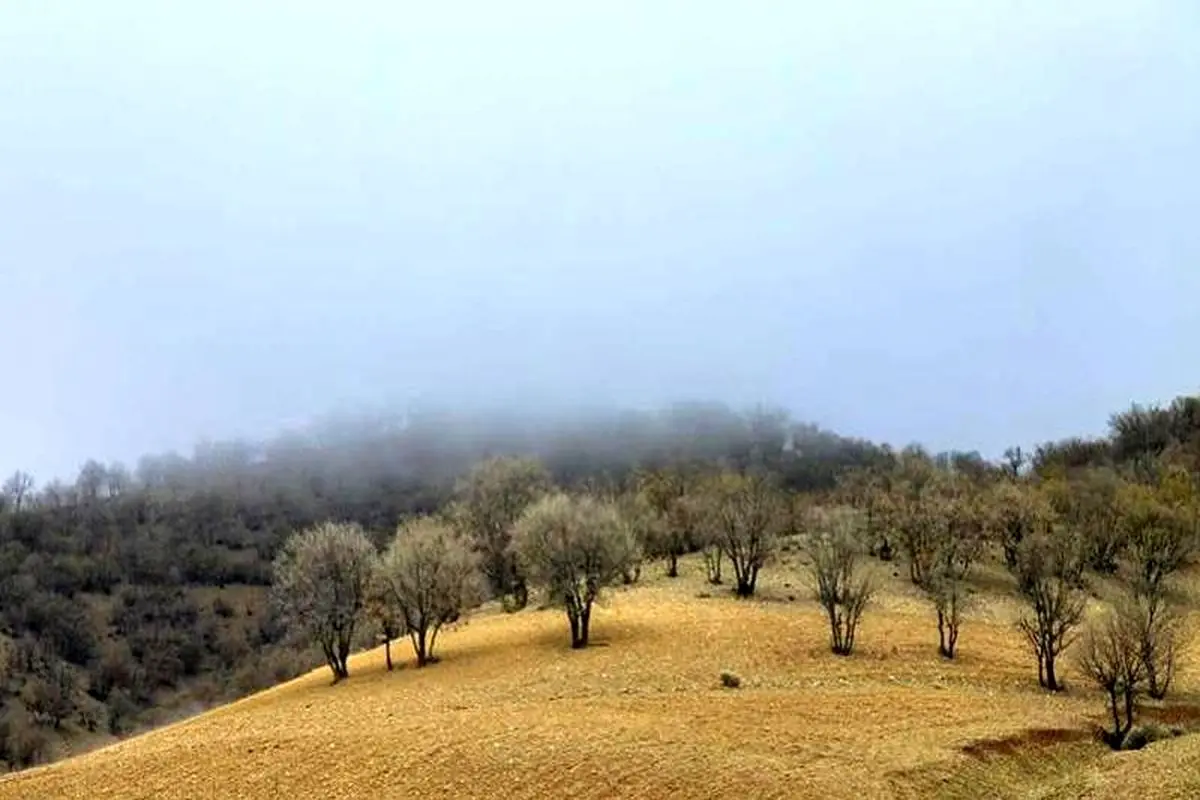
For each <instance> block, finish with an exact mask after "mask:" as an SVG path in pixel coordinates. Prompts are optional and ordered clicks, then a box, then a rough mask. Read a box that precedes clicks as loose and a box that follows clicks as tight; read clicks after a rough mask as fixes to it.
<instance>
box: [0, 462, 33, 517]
mask: <svg viewBox="0 0 1200 800" xmlns="http://www.w3.org/2000/svg"><path fill="white" fill-rule="evenodd" d="M33 486H34V484H33V476H32V475H30V474H29V473H28V472H21V471H20V470H17V471H16V472H14V473H13V474H12V475H11V476H10V477H9V478H8V480H6V481H5V482H4V487H3V489H0V492H3V494H4V496H5V497H7V498H8V502H9V503H10V504H11V505H12V507H13V510H14V511H18V512H19V511H20V510H21V507H22V506H23V505H25V503H26V501H27V500H29V498H30V497H32V496H33Z"/></svg>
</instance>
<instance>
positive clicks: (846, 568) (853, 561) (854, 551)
mask: <svg viewBox="0 0 1200 800" xmlns="http://www.w3.org/2000/svg"><path fill="white" fill-rule="evenodd" d="M810 525H811V528H812V530H811V532H810V534H809V536H808V547H807V549H808V555H809V558H810V559H811V561H812V563H811V565H810V567H809V569H810V572H811V575H812V580H813V588H814V592H815V595H816V599H817V602H818V603H820V604H821V607H822V608H824V609H825V614H826V615H827V616H828V617H829V641H830V647H831V649H832V650H833V652H834V653H835V654H837V655H840V656H848V655H850V653H851V652H853V650H854V636H855V634H856V633H857V631H858V623H859V621H860V620H861V619H862V614H863V611H864V610H865V609H866V607H867V603H868V602H869V601H870V599H871V595H872V592H873V587H872V585H871V580H870V577H869V576H868V575H866V574H864V572H863V570H862V569H861V567H860V566H859V564H858V561H859V558H860V557H861V556H862V554H863V552H864V549H865V548H864V547H863V543H862V535H861V532H860V530H859V527H858V521H857V519H856V517H855V515H854V513H853V512H850V511H849V510H845V509H835V510H828V511H820V512H818V513H817V514H816V515H815V516H814V518H813V519H812V521H811V522H810Z"/></svg>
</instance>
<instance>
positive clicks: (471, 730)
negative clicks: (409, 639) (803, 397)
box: [0, 561, 1200, 798]
mask: <svg viewBox="0 0 1200 800" xmlns="http://www.w3.org/2000/svg"><path fill="white" fill-rule="evenodd" d="M648 572H652V573H654V574H653V575H652V576H647V578H646V579H644V581H643V584H641V585H639V586H637V587H635V588H632V589H628V590H621V591H617V592H614V593H613V594H612V595H610V598H609V600H608V602H606V603H605V605H604V607H603V608H601V609H598V612H597V618H596V621H595V637H596V643H595V645H594V646H593V647H591V648H589V649H588V650H586V651H580V652H576V651H571V650H569V649H568V647H567V643H566V640H567V637H566V630H565V619H564V618H563V616H562V614H561V613H560V612H558V611H555V610H543V611H534V610H529V611H525V612H521V613H519V614H517V615H512V616H508V615H502V614H498V613H491V614H489V613H484V614H481V615H478V616H475V617H472V618H471V619H470V620H468V621H467V622H466V623H465V624H463V625H461V626H460V627H459V628H458V629H457V630H455V631H453V632H451V633H448V634H447V635H446V637H445V642H444V647H443V650H442V657H443V661H442V663H439V664H436V665H434V666H432V667H430V668H428V669H425V670H421V671H417V670H415V669H413V668H412V667H411V666H408V665H406V666H405V667H404V668H401V669H398V670H397V671H395V672H393V673H388V672H386V671H385V670H384V668H383V655H382V651H372V652H367V653H363V654H361V655H359V656H357V657H356V658H354V659H353V660H352V662H351V670H352V677H351V679H350V680H349V681H348V682H346V683H343V684H341V685H336V686H332V685H330V684H329V677H328V676H329V673H328V671H327V670H319V671H316V672H313V673H311V674H308V675H306V676H304V677H302V678H300V679H298V680H295V681H293V682H290V683H287V684H283V685H281V686H278V687H276V688H273V689H269V690H267V691H265V692H262V693H260V694H257V695H254V696H252V697H250V698H247V699H245V700H242V701H239V702H237V703H234V704H232V705H229V706H226V707H223V708H220V709H217V710H215V711H212V712H209V713H206V714H203V715H201V716H199V717H196V718H194V719H191V720H189V721H186V722H182V723H179V724H177V725H174V726H171V727H168V728H164V729H161V730H158V731H154V732H152V733H149V734H146V735H143V736H140V737H136V738H133V739H130V740H127V741H123V742H120V743H118V744H116V745H113V746H110V747H107V748H104V749H102V750H97V751H95V752H92V753H89V754H86V755H83V756H80V757H77V758H74V759H70V760H68V761H64V762H60V763H57V764H53V765H50V766H48V767H42V768H37V769H33V770H29V771H26V772H22V773H17V774H14V775H11V776H8V777H6V778H4V779H3V780H0V798H18V797H20V798H31V797H38V798H58V797H79V798H83V797H89V798H103V797H121V798H180V797H216V796H230V797H246V798H258V797H262V798H267V797H284V796H293V797H300V796H304V797H318V796H323V797H380V796H406V795H413V794H416V795H418V796H426V797H429V796H443V797H495V796H499V795H504V796H508V797H562V796H572V797H580V798H587V797H594V798H601V797H613V796H625V797H668V796H670V797H740V798H746V797H755V798H783V797H806V796H812V797H821V796H823V797H850V796H856V797H934V796H942V797H968V796H969V797H981V796H989V797H1025V796H1032V795H1035V794H1036V795H1037V796H1043V797H1064V798H1065V797H1126V796H1136V793H1137V790H1138V789H1144V790H1145V791H1146V796H1150V794H1151V791H1150V790H1151V789H1152V790H1153V792H1152V793H1153V796H1155V797H1194V796H1198V795H1200V735H1197V736H1185V737H1183V738H1180V739H1176V740H1172V741H1168V742H1160V743H1157V744H1154V745H1151V746H1150V747H1148V748H1147V749H1145V750H1143V751H1139V752H1134V753H1111V752H1110V751H1108V749H1107V748H1106V747H1105V746H1104V745H1102V744H1098V743H1096V742H1094V741H1092V739H1091V737H1090V730H1091V728H1092V727H1093V726H1094V725H1095V723H1096V721H1097V720H1099V719H1100V716H1101V712H1102V709H1101V706H1100V705H1099V700H1098V698H1097V697H1096V696H1095V695H1093V694H1092V693H1091V692H1090V691H1086V690H1084V689H1083V688H1082V684H1080V683H1078V681H1077V679H1076V677H1075V675H1074V674H1073V672H1071V671H1070V670H1068V672H1067V680H1068V682H1069V683H1071V684H1072V690H1071V691H1069V692H1068V693H1066V694H1064V695H1060V696H1052V695H1048V694H1046V693H1045V692H1042V691H1040V690H1039V689H1038V688H1037V683H1036V680H1035V676H1034V673H1033V662H1032V661H1031V659H1030V657H1029V656H1028V655H1027V653H1026V652H1025V650H1024V647H1023V643H1022V641H1021V640H1020V638H1019V634H1018V633H1017V632H1016V631H1015V630H1014V629H1013V627H1012V624H1011V621H1012V615H1013V614H1014V613H1015V611H1016V606H1015V603H1014V602H1013V601H1012V600H1011V599H1010V598H1009V597H1008V595H1007V590H1008V587H1007V586H1006V585H1005V582H1004V581H1005V579H1004V578H1003V576H1002V574H1001V573H999V572H996V573H990V574H984V575H983V577H982V578H980V579H979V580H978V581H977V589H978V590H979V598H980V602H978V603H977V604H976V606H975V609H974V611H973V613H972V615H971V618H970V621H969V623H968V626H967V627H966V628H965V629H964V633H963V639H962V643H961V648H962V649H961V655H960V659H959V660H958V661H957V662H955V663H946V662H943V661H941V660H940V659H939V658H938V657H937V655H936V652H935V647H934V642H935V641H936V634H935V632H934V629H933V625H932V621H931V619H930V615H929V613H928V611H927V609H926V608H925V606H924V604H923V603H922V602H921V601H920V600H919V599H918V598H917V597H916V595H915V594H914V593H913V592H912V591H911V589H910V587H908V586H907V585H906V584H905V582H904V581H903V580H901V579H899V578H896V577H893V576H892V575H891V574H887V575H884V576H882V577H883V578H884V579H885V581H886V591H885V592H884V593H883V595H882V596H881V597H880V599H879V600H878V601H877V603H876V605H875V607H874V609H873V610H872V611H871V612H870V613H868V615H867V616H866V618H865V620H864V626H863V630H862V633H861V638H860V642H861V644H860V649H859V651H857V652H856V653H855V655H854V656H852V657H851V658H849V659H839V658H836V657H834V656H832V655H830V654H829V653H828V651H827V648H826V627H825V622H824V620H823V618H822V617H821V616H820V615H819V612H818V609H817V608H816V606H815V604H814V603H813V602H811V601H810V600H809V599H808V595H807V592H806V591H805V590H804V589H803V588H802V587H801V586H799V585H798V582H799V578H796V579H790V578H788V577H787V576H788V575H789V574H797V570H796V568H795V565H794V564H793V565H790V566H789V565H788V564H786V563H785V564H784V565H781V566H780V567H777V568H775V569H772V570H771V572H770V574H769V576H768V581H767V586H766V587H765V589H764V596H763V597H762V598H761V599H758V600H753V601H748V602H746V601H737V600H734V599H733V598H731V597H728V596H725V594H724V593H723V592H722V593H719V595H717V596H705V595H708V591H707V590H708V588H709V587H706V586H705V585H704V584H703V580H702V578H701V576H700V572H701V568H700V566H699V565H698V564H696V563H691V562H690V561H689V563H687V564H685V569H684V576H683V577H682V578H680V579H678V580H676V581H669V580H667V579H665V578H660V577H658V574H659V572H660V570H659V569H658V568H657V567H654V568H651V569H649V570H648ZM789 584H791V585H789ZM789 595H790V596H791V597H793V598H795V599H789ZM1193 621H1194V620H1193ZM401 652H402V653H403V654H404V655H405V656H406V657H407V655H408V652H407V649H406V647H405V648H402V650H401ZM1196 666H1197V659H1196V658H1195V653H1194V651H1192V652H1190V653H1189V654H1188V655H1187V657H1186V658H1185V660H1184V670H1183V673H1184V674H1183V675H1182V677H1181V680H1180V684H1179V692H1178V693H1176V697H1175V699H1174V700H1173V701H1172V702H1173V703H1174V704H1175V706H1174V707H1173V708H1169V709H1158V710H1155V709H1148V712H1147V713H1157V714H1160V715H1174V716H1175V717H1176V718H1178V717H1181V716H1187V715H1188V713H1189V712H1188V711H1187V706H1186V702H1185V699H1186V698H1188V697H1189V696H1191V695H1193V694H1195V693H1196V692H1197V690H1198V689H1200V683H1198V682H1197V678H1198V677H1200V672H1197V670H1196ZM724 669H729V670H733V671H734V672H736V673H737V674H738V675H740V676H741V677H742V679H743V686H742V688H741V689H738V690H729V689H722V688H720V687H719V682H718V675H719V673H720V672H721V671H722V670H724Z"/></svg>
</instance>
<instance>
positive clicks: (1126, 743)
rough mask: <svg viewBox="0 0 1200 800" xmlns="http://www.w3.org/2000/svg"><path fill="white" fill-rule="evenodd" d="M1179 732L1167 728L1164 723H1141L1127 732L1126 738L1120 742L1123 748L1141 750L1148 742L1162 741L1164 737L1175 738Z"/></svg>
mask: <svg viewBox="0 0 1200 800" xmlns="http://www.w3.org/2000/svg"><path fill="white" fill-rule="evenodd" d="M1178 735H1179V733H1178V732H1176V731H1175V730H1172V729H1171V728H1165V727H1163V726H1162V725H1139V726H1136V727H1133V728H1130V729H1129V733H1127V734H1125V738H1124V740H1123V741H1122V742H1121V744H1120V749H1121V750H1141V749H1142V748H1143V747H1145V746H1146V745H1148V744H1153V743H1154V742H1160V741H1163V740H1164V739H1173V738H1175V737H1176V736H1178Z"/></svg>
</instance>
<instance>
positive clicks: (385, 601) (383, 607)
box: [366, 569, 407, 672]
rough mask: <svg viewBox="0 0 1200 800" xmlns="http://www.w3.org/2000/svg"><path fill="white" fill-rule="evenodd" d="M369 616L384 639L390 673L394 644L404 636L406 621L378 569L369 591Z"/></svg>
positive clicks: (392, 665) (384, 651) (367, 602)
mask: <svg viewBox="0 0 1200 800" xmlns="http://www.w3.org/2000/svg"><path fill="white" fill-rule="evenodd" d="M366 611H367V616H368V617H370V618H371V619H372V620H374V621H375V624H376V625H378V626H379V637H380V638H381V639H383V657H384V662H385V663H386V664H387V669H388V672H391V671H392V669H393V668H394V666H395V665H394V664H393V663H392V642H393V641H395V640H396V638H397V637H399V636H403V635H404V634H405V633H406V632H407V631H405V629H404V620H403V618H402V617H401V616H400V612H399V611H398V610H397V609H396V604H395V603H393V602H392V590H391V587H390V586H389V585H388V581H387V580H386V579H385V578H384V575H383V570H382V569H377V570H376V571H375V573H374V574H373V575H372V576H371V584H370V586H369V587H368V590H367V600H366Z"/></svg>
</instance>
